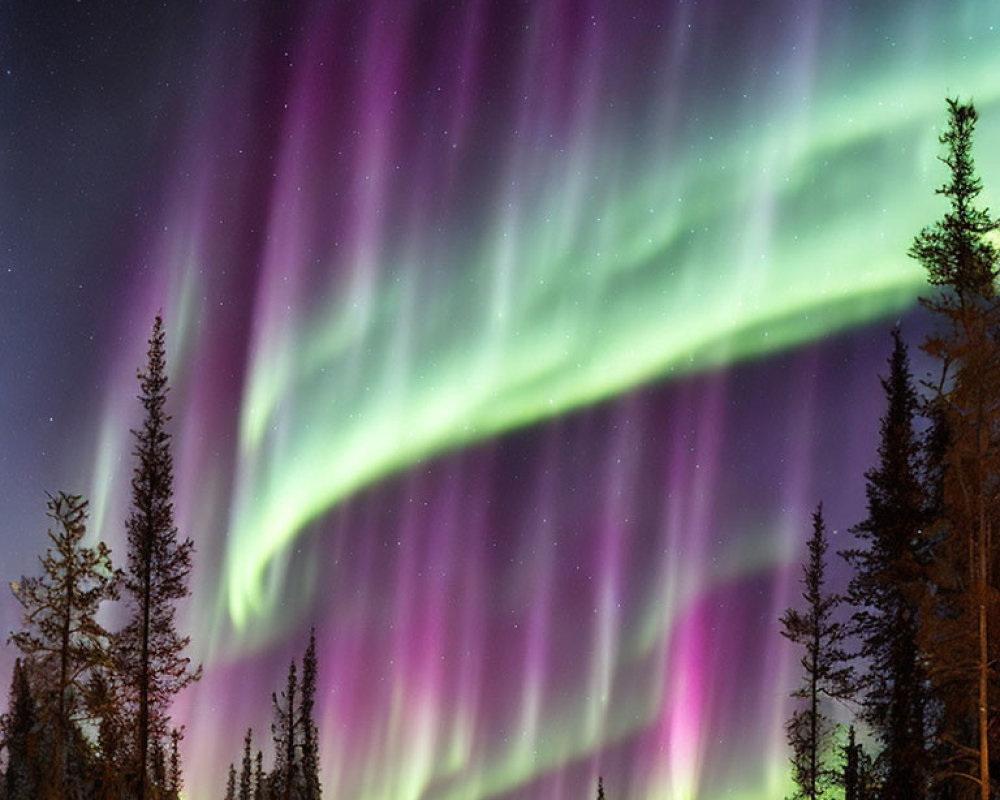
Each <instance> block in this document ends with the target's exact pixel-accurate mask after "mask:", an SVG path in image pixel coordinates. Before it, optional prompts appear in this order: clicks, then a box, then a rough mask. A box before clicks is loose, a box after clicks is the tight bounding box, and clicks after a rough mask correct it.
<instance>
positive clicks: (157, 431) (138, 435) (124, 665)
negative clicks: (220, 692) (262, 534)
mask: <svg viewBox="0 0 1000 800" xmlns="http://www.w3.org/2000/svg"><path fill="white" fill-rule="evenodd" d="M139 386H140V394H139V399H140V401H141V402H142V407H143V409H144V411H145V417H144V419H143V423H142V427H141V428H139V429H138V430H134V431H132V434H133V436H134V438H135V450H134V454H135V457H136V466H135V470H134V473H133V478H132V512H131V514H130V515H129V518H128V521H127V530H128V569H127V570H126V572H125V575H124V580H123V586H124V588H125V594H126V597H127V599H128V601H129V604H130V606H131V617H130V619H129V621H128V624H127V625H126V626H125V628H124V630H122V632H121V633H120V635H119V637H118V645H119V647H118V648H117V665H118V669H119V671H120V674H121V676H122V680H123V688H124V691H125V695H126V699H127V701H128V703H129V705H130V706H131V707H132V708H133V709H134V713H135V729H134V732H135V772H136V780H137V782H138V797H139V800H148V798H149V797H150V794H149V791H148V785H149V772H150V769H151V767H152V764H151V763H150V755H151V753H150V745H151V742H156V741H161V740H162V737H164V736H165V735H166V733H167V730H168V727H169V720H170V717H169V714H168V707H169V704H170V701H171V699H172V698H173V696H174V695H175V694H177V693H178V692H179V691H180V690H181V689H183V688H184V687H185V686H187V685H188V684H190V683H191V682H192V681H193V680H196V679H197V678H198V677H200V674H201V668H200V667H199V668H198V669H196V670H194V669H192V668H191V663H190V659H189V658H187V657H185V656H184V655H182V654H183V652H184V650H185V649H186V647H187V646H188V644H189V643H190V637H187V636H181V635H180V634H179V633H178V632H177V628H176V625H175V620H174V617H175V614H176V604H177V602H178V601H180V600H183V599H184V598H185V597H187V596H188V594H189V593H190V592H189V589H188V576H189V575H190V572H191V556H192V553H193V551H194V544H193V542H192V541H191V539H184V540H181V539H179V538H178V532H177V528H176V527H175V525H174V515H173V458H172V456H171V454H170V434H169V433H168V432H167V423H168V422H169V420H170V417H169V416H167V414H166V411H165V410H164V404H165V402H166V397H167V390H168V388H167V375H166V362H165V349H164V332H163V320H162V318H161V317H160V316H157V317H156V320H155V322H154V324H153V332H152V335H151V337H150V339H149V351H148V363H147V366H146V370H145V372H140V373H139Z"/></svg>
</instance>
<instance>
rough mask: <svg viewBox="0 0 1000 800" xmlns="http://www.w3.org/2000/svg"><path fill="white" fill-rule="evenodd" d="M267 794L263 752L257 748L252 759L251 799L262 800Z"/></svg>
mask: <svg viewBox="0 0 1000 800" xmlns="http://www.w3.org/2000/svg"><path fill="white" fill-rule="evenodd" d="M266 794H267V778H266V776H265V775H264V754H263V753H262V752H261V751H260V750H258V751H257V757H256V758H255V759H254V782H253V800H264V798H265V796H266Z"/></svg>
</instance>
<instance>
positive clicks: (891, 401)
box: [842, 329, 929, 800]
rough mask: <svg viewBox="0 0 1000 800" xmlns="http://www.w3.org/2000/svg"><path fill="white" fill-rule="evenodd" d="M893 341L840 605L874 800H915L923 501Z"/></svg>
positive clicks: (922, 781)
mask: <svg viewBox="0 0 1000 800" xmlns="http://www.w3.org/2000/svg"><path fill="white" fill-rule="evenodd" d="M892 336H893V350H892V355H891V356H890V358H889V375H888V377H887V378H883V379H882V388H883V390H884V392H885V397H886V405H887V408H886V412H885V416H883V418H882V424H881V434H880V439H881V440H880V444H879V448H878V454H879V463H878V466H876V467H874V468H873V469H870V470H868V472H866V473H865V477H866V478H867V487H866V492H867V496H868V517H867V518H866V519H865V520H864V521H863V522H861V523H860V524H859V525H857V526H855V528H854V529H853V533H854V534H855V536H856V537H857V538H858V540H859V547H858V548H856V549H854V550H849V551H847V552H845V553H843V554H842V555H844V557H845V558H846V559H847V561H848V563H850V564H851V566H852V567H853V568H854V576H853V578H852V579H851V582H850V585H849V587H848V599H849V600H850V602H851V604H852V605H853V606H854V607H855V608H856V609H857V611H856V612H855V614H854V617H853V633H854V634H855V635H856V636H857V638H858V639H859V640H860V643H861V647H860V651H859V653H858V655H859V656H860V658H861V660H862V662H863V664H864V665H865V667H866V670H865V672H864V674H863V675H862V677H861V679H860V681H859V684H860V687H859V688H860V690H861V700H862V713H861V716H862V718H863V719H864V721H865V722H866V723H868V725H869V727H870V728H871V730H872V731H873V732H874V734H875V735H876V737H877V739H878V741H879V743H880V744H881V754H880V762H881V771H882V774H883V783H882V792H881V796H882V798H883V799H884V800H920V799H921V798H923V797H924V795H925V792H926V788H927V772H928V768H929V767H928V754H927V751H926V747H925V738H926V730H925V716H926V714H925V710H926V696H925V695H926V692H925V683H926V677H925V675H924V672H923V660H922V658H921V655H920V653H919V651H918V648H917V626H918V607H919V604H920V598H921V597H922V596H923V591H922V586H923V582H922V581H921V579H920V575H921V570H920V553H921V550H922V548H923V546H924V541H923V536H922V533H923V527H924V521H925V520H924V518H925V507H926V501H925V496H924V490H923V485H922V483H921V463H920V452H921V450H920V438H919V436H918V434H917V432H916V430H915V428H914V420H915V418H916V415H917V404H918V401H917V394H916V391H915V389H914V387H913V381H912V378H911V375H910V368H909V359H908V356H907V351H906V345H905V344H904V342H903V340H902V337H901V336H900V333H899V330H898V329H897V330H894V331H893V334H892ZM852 732H853V728H852Z"/></svg>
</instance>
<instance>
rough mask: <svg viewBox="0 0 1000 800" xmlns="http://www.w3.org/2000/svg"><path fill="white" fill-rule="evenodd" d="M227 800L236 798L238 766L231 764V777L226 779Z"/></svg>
mask: <svg viewBox="0 0 1000 800" xmlns="http://www.w3.org/2000/svg"><path fill="white" fill-rule="evenodd" d="M226 800H236V767H235V766H233V765H232V764H230V765H229V777H228V778H227V779H226Z"/></svg>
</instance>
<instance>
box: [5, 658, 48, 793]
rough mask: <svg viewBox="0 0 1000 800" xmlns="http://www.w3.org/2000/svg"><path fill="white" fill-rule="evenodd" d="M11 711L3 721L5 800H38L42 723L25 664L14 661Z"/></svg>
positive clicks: (18, 660) (20, 661)
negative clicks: (39, 722)
mask: <svg viewBox="0 0 1000 800" xmlns="http://www.w3.org/2000/svg"><path fill="white" fill-rule="evenodd" d="M9 702H10V711H9V712H8V713H7V714H6V715H5V716H4V719H3V735H4V747H5V749H6V750H7V773H6V775H5V776H4V788H5V794H4V797H5V800H35V798H36V797H38V794H39V785H38V784H39V781H38V772H39V768H40V764H39V756H40V755H41V754H40V753H39V752H38V736H37V729H36V724H37V722H38V714H37V709H36V707H35V700H34V697H33V696H32V693H31V685H30V684H29V682H28V674H27V670H26V669H25V666H24V662H23V661H22V660H21V659H20V658H19V659H17V660H15V661H14V677H13V680H12V682H11V687H10V700H9Z"/></svg>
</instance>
